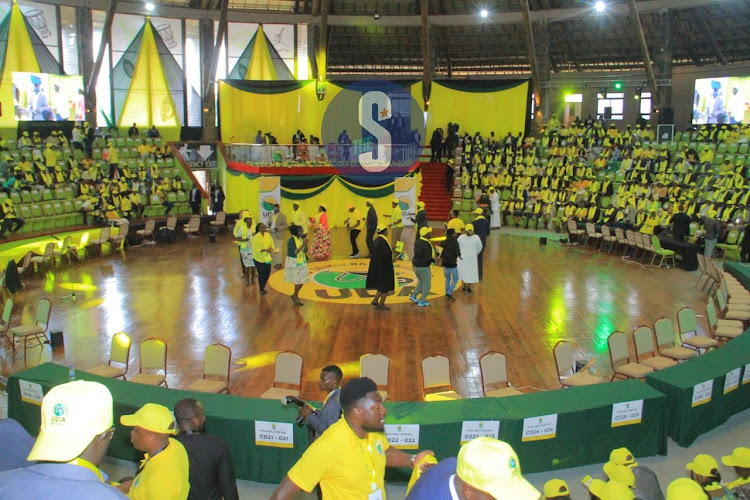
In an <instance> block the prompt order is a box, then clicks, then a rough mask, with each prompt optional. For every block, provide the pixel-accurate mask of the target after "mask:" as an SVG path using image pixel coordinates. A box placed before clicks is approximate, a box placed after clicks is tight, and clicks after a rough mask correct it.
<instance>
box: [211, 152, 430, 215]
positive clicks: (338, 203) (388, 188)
mask: <svg viewBox="0 0 750 500" xmlns="http://www.w3.org/2000/svg"><path fill="white" fill-rule="evenodd" d="M218 152H219V155H218V165H219V169H220V170H222V171H223V172H224V176H223V178H224V185H225V188H224V192H225V194H226V202H225V203H224V209H225V211H226V212H228V213H237V212H239V211H240V210H243V209H247V210H250V213H251V215H252V216H253V218H254V219H255V220H256V221H262V220H264V219H259V217H263V212H264V211H265V207H264V206H262V205H261V197H260V192H261V191H263V193H264V194H263V196H264V198H265V196H267V193H268V192H271V191H274V192H278V191H276V189H280V193H281V202H280V205H281V211H282V212H283V213H285V214H287V217H288V216H290V215H291V213H292V210H293V209H292V203H293V202H297V203H299V205H300V207H302V210H303V211H304V212H305V214H306V215H307V216H308V217H314V216H315V215H316V214H317V213H318V207H319V206H320V204H321V203H324V204H325V205H326V209H327V211H328V224H329V225H330V226H331V227H343V226H344V221H345V220H346V218H347V214H348V212H347V211H346V206H347V205H348V204H349V203H353V204H355V205H356V206H357V208H359V210H360V211H361V212H362V216H363V217H364V215H365V213H366V210H367V207H366V206H365V200H367V199H371V200H372V201H373V206H374V207H375V211H376V212H377V213H378V217H379V222H381V223H386V224H387V223H388V222H390V215H391V212H392V211H393V208H392V205H391V200H393V197H394V190H395V187H396V186H395V184H396V182H394V181H390V182H384V183H383V184H379V185H376V186H372V185H364V184H360V183H358V182H356V180H354V179H348V178H345V177H342V176H338V175H330V174H328V175H305V176H294V175H288V176H284V175H282V176H280V177H275V176H273V177H264V176H260V175H259V174H257V173H248V172H246V171H242V170H241V169H240V167H241V166H242V165H232V164H228V163H227V162H226V159H225V157H224V154H223V152H222V151H221V149H219V150H218ZM233 166H234V167H235V168H233ZM407 176H408V177H407V178H410V179H412V181H411V182H412V183H413V184H414V193H415V194H414V196H415V197H418V196H419V193H420V190H421V188H422V175H421V173H420V172H419V171H413V172H410V173H409V174H407ZM269 179H279V180H280V186H279V185H278V184H275V181H273V180H269ZM396 181H399V182H403V181H402V180H401V179H400V178H399V179H396ZM401 206H402V208H403V207H404V205H403V203H402V205H401ZM412 206H413V205H412ZM406 212H407V210H404V213H406ZM266 216H267V215H266Z"/></svg>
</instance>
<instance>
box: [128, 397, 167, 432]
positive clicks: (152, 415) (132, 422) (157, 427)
mask: <svg viewBox="0 0 750 500" xmlns="http://www.w3.org/2000/svg"><path fill="white" fill-rule="evenodd" d="M120 423H121V424H122V425H125V426H127V427H141V428H143V429H146V430H147V431H151V432H156V433H158V434H177V425H176V424H175V421H174V415H172V412H171V411H169V409H168V408H167V407H166V406H162V405H158V404H155V403H146V404H145V405H143V406H142V407H141V409H140V410H138V411H137V412H135V413H134V414H132V415H123V416H121V417H120Z"/></svg>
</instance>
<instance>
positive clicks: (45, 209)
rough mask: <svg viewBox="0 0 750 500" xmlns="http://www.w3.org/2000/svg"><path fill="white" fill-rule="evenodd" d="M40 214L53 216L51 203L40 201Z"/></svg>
mask: <svg viewBox="0 0 750 500" xmlns="http://www.w3.org/2000/svg"><path fill="white" fill-rule="evenodd" d="M42 214H43V215H44V217H54V215H55V209H54V208H53V207H52V203H50V202H46V203H42Z"/></svg>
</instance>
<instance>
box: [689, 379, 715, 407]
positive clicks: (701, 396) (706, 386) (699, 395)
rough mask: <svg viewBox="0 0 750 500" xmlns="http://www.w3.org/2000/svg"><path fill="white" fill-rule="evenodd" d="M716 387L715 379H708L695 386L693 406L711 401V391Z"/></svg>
mask: <svg viewBox="0 0 750 500" xmlns="http://www.w3.org/2000/svg"><path fill="white" fill-rule="evenodd" d="M713 388H714V381H713V380H708V381H706V382H702V383H700V384H696V385H695V386H694V387H693V404H692V407H693V408H695V407H696V406H700V405H702V404H705V403H708V402H709V401H711V392H712V391H713Z"/></svg>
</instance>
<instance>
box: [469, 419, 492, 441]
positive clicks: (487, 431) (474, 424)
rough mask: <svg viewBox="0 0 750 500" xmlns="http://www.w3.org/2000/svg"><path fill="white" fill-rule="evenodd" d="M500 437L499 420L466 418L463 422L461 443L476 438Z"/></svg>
mask: <svg viewBox="0 0 750 500" xmlns="http://www.w3.org/2000/svg"><path fill="white" fill-rule="evenodd" d="M478 437H490V438H493V439H499V438H500V421H499V420H464V421H463V423H462V424H461V444H464V443H468V442H469V441H471V440H472V439H474V438H478Z"/></svg>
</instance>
